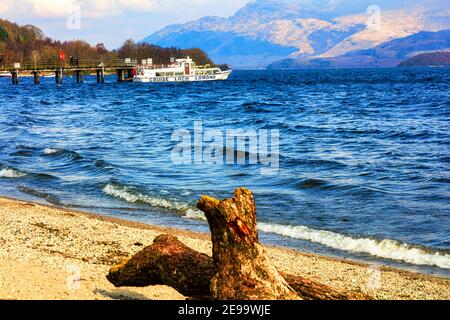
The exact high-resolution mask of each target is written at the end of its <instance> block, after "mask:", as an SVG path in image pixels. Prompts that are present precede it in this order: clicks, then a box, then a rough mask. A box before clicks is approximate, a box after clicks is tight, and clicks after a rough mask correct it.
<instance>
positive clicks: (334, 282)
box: [0, 198, 450, 299]
mask: <svg viewBox="0 0 450 320" xmlns="http://www.w3.org/2000/svg"><path fill="white" fill-rule="evenodd" d="M161 233H170V234H174V235H176V236H178V237H179V239H180V240H181V241H183V242H184V243H185V244H186V245H188V246H189V247H191V248H193V249H195V250H197V251H200V252H204V253H206V254H209V255H210V254H211V243H210V241H209V236H208V235H206V234H200V233H194V232H187V231H181V230H174V229H165V228H160V227H155V226H151V225H147V224H142V223H135V222H131V221H126V220H121V219H115V218H109V217H104V216H99V215H93V214H88V213H83V212H78V211H72V210H66V209H60V208H54V207H47V206H43V205H38V204H34V203H29V202H24V201H17V200H10V199H6V198H0V299H184V298H185V297H183V296H182V295H181V294H179V293H178V292H176V291H175V290H174V289H172V288H170V287H167V286H150V287H146V288H115V287H114V286H113V285H111V284H110V283H109V282H108V281H107V280H106V278H105V275H106V274H107V272H108V269H109V267H110V266H111V264H113V263H115V262H117V261H119V260H120V259H121V258H123V257H127V256H129V255H132V254H134V253H135V252H137V251H139V250H140V249H142V248H143V246H146V245H149V244H151V243H152V241H153V239H154V237H155V236H157V235H158V234H161ZM267 250H268V252H269V254H270V256H271V258H272V259H273V262H274V263H275V265H276V266H277V267H278V268H279V269H280V270H282V271H285V272H288V273H291V274H295V275H301V276H304V277H307V278H310V279H313V280H315V281H318V282H321V283H324V284H327V285H330V286H332V287H335V288H337V289H345V290H361V291H363V292H366V293H368V294H370V295H371V296H373V297H374V298H376V299H450V281H449V280H445V279H439V278H433V277H430V276H426V275H420V274H415V273H410V272H406V271H400V270H396V269H392V268H386V267H380V268H375V269H374V268H369V267H368V266H367V265H364V264H361V263H355V262H349V261H341V260H337V259H333V258H328V257H323V256H318V255H313V254H307V253H302V252H297V251H294V250H287V249H282V248H274V247H268V248H267ZM77 279H79V280H77Z"/></svg>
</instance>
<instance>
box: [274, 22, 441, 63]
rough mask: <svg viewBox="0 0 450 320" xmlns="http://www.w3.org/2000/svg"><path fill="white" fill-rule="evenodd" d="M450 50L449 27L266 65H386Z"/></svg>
mask: <svg viewBox="0 0 450 320" xmlns="http://www.w3.org/2000/svg"><path fill="white" fill-rule="evenodd" d="M446 50H450V30H443V31H438V32H425V31H422V32H419V33H416V34H413V35H411V36H407V37H404V38H400V39H395V40H391V41H388V42H385V43H383V44H380V45H378V46H375V47H373V48H370V49H364V50H355V51H351V52H348V53H346V54H344V55H341V56H336V57H319V58H309V59H308V58H304V59H292V58H289V59H284V60H281V61H276V62H273V63H272V64H270V65H269V66H268V68H269V69H298V68H383V67H384V68H386V67H395V66H397V65H398V64H399V63H400V62H402V61H404V60H406V59H408V58H411V57H414V56H416V55H418V54H421V53H426V52H432V51H446Z"/></svg>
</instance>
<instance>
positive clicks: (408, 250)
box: [258, 223, 450, 269]
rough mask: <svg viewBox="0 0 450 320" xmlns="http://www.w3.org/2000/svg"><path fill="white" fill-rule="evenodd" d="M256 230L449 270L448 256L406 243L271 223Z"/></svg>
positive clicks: (449, 256) (259, 226)
mask: <svg viewBox="0 0 450 320" xmlns="http://www.w3.org/2000/svg"><path fill="white" fill-rule="evenodd" d="M258 229H259V230H261V231H263V232H267V233H274V234H279V235H283V236H286V237H290V238H294V239H301V240H307V241H311V242H316V243H320V244H323V245H326V246H328V247H331V248H335V249H340V250H345V251H351V252H358V253H367V254H370V255H372V256H376V257H380V258H386V259H392V260H399V261H404V262H408V263H412V264H417V265H430V266H437V267H439V268H444V269H449V268H450V255H448V254H443V253H439V252H435V253H432V252H426V251H425V250H423V249H421V248H418V247H414V246H412V245H409V244H406V243H400V242H398V241H394V240H390V239H384V240H375V239H368V238H352V237H349V236H345V235H342V234H339V233H336V232H331V231H325V230H316V229H312V228H308V227H306V226H287V225H279V224H270V223H258Z"/></svg>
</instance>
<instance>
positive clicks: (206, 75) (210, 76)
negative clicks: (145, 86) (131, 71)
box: [133, 57, 231, 82]
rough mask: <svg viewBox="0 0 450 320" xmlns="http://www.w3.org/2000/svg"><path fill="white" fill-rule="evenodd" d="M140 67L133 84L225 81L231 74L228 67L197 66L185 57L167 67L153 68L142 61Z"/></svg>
mask: <svg viewBox="0 0 450 320" xmlns="http://www.w3.org/2000/svg"><path fill="white" fill-rule="evenodd" d="M143 62H146V63H143V64H142V65H139V66H137V67H136V74H135V75H134V77H133V81H135V82H189V81H213V80H226V79H228V77H229V76H230V74H231V69H230V66H228V65H221V66H215V67H211V66H209V65H206V66H197V65H196V64H195V62H194V61H193V60H192V59H191V58H189V57H187V58H186V59H176V60H174V61H173V63H172V64H171V65H169V66H161V67H157V66H154V65H153V63H151V62H150V63H147V62H148V61H143Z"/></svg>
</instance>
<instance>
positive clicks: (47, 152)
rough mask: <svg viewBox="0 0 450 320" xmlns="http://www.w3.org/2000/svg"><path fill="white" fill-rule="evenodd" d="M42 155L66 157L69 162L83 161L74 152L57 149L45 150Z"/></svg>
mask: <svg viewBox="0 0 450 320" xmlns="http://www.w3.org/2000/svg"><path fill="white" fill-rule="evenodd" d="M43 154H44V155H46V156H66V157H67V158H68V159H70V160H80V159H83V157H82V156H81V155H80V154H79V153H77V152H75V151H70V150H66V149H58V148H45V149H44V150H43Z"/></svg>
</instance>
